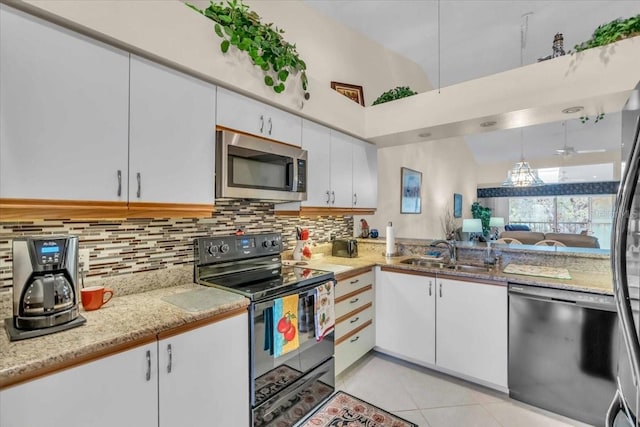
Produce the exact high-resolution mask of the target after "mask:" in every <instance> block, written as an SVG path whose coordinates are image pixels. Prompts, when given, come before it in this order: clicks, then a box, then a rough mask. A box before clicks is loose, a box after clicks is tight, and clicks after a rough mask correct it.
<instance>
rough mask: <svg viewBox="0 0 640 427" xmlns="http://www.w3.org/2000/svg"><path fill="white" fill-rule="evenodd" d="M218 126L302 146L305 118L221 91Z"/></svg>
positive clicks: (224, 90) (219, 91)
mask: <svg viewBox="0 0 640 427" xmlns="http://www.w3.org/2000/svg"><path fill="white" fill-rule="evenodd" d="M217 99H218V103H217V116H216V117H217V124H218V125H220V126H224V127H227V128H230V129H235V130H239V131H242V132H246V133H250V134H252V135H257V136H260V137H263V138H269V139H273V140H275V141H279V142H284V143H286V144H291V145H295V146H298V147H300V146H301V145H302V119H301V118H300V117H298V116H296V115H294V114H290V113H287V112H286V111H282V110H279V109H277V108H275V107H272V106H270V105H267V104H264V103H262V102H260V101H256V100H254V99H251V98H247V97H246V96H242V95H239V94H237V93H235V92H231V91H229V90H226V89H223V88H218V97H217Z"/></svg>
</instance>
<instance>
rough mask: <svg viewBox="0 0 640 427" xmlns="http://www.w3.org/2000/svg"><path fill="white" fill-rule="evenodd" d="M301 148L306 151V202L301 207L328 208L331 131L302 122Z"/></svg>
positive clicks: (317, 125)
mask: <svg viewBox="0 0 640 427" xmlns="http://www.w3.org/2000/svg"><path fill="white" fill-rule="evenodd" d="M302 148H304V149H305V150H307V155H308V157H307V159H308V160H307V200H306V201H304V202H302V205H303V206H316V207H329V206H331V205H330V202H331V200H330V194H329V192H330V191H331V182H330V174H331V131H330V130H329V128H327V127H324V126H322V125H319V124H316V123H314V122H310V121H308V120H304V121H303V122H302Z"/></svg>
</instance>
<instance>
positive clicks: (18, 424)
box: [0, 342, 158, 427]
mask: <svg viewBox="0 0 640 427" xmlns="http://www.w3.org/2000/svg"><path fill="white" fill-rule="evenodd" d="M157 363H158V358H157V344H156V343H155V342H153V343H150V344H146V345H143V346H141V347H137V348H134V349H131V350H127V351H124V352H122V353H118V354H115V355H113V356H109V357H105V358H102V359H98V360H95V361H93V362H90V363H87V364H85V365H81V366H77V367H75V368H72V369H67V370H64V371H60V372H57V373H55V374H52V375H48V376H46V377H43V378H39V379H37V380H34V381H30V382H27V383H24V384H20V385H17V386H14V387H10V388H7V389H5V390H3V391H2V392H0V426H2V427H26V426H65V427H85V426H92V427H113V426H136V427H157V426H158V372H157V368H156V366H157Z"/></svg>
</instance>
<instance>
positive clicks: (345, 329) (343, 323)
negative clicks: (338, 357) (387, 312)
mask: <svg viewBox="0 0 640 427" xmlns="http://www.w3.org/2000/svg"><path fill="white" fill-rule="evenodd" d="M365 307H367V306H366V305H365V306H363V307H362V308H364V310H362V311H358V312H357V313H355V314H353V315H351V316H349V317H347V318H346V319H344V320H340V319H338V322H337V323H336V328H335V331H336V339H340V338H341V337H343V336H345V335H347V334H348V333H349V332H351V331H353V330H354V329H357V328H358V327H359V326H361V325H363V324H364V323H366V322H367V320H372V319H373V305H369V306H368V307H367V308H365Z"/></svg>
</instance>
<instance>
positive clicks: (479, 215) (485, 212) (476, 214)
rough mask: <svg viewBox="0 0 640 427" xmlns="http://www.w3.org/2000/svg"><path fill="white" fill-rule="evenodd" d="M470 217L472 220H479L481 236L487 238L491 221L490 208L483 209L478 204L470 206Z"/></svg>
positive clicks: (474, 203)
mask: <svg viewBox="0 0 640 427" xmlns="http://www.w3.org/2000/svg"><path fill="white" fill-rule="evenodd" d="M471 216H473V218H474V219H479V220H480V221H481V222H482V234H483V235H484V236H488V235H489V232H490V231H491V227H489V220H490V219H491V208H485V207H483V206H482V205H481V204H480V203H478V202H473V203H472V204H471Z"/></svg>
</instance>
